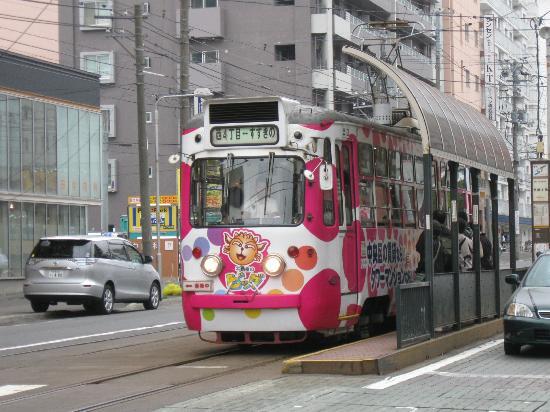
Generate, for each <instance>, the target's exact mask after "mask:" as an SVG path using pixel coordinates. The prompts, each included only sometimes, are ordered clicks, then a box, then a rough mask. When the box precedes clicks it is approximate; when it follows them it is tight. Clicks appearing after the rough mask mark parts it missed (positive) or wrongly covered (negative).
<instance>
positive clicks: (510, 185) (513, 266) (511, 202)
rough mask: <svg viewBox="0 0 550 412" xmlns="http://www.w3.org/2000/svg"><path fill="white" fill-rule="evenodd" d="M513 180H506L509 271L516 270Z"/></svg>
mask: <svg viewBox="0 0 550 412" xmlns="http://www.w3.org/2000/svg"><path fill="white" fill-rule="evenodd" d="M514 189H515V184H514V179H508V228H509V230H508V233H509V236H510V247H509V249H510V269H512V271H514V270H516V208H515V204H516V191H515V190H514Z"/></svg>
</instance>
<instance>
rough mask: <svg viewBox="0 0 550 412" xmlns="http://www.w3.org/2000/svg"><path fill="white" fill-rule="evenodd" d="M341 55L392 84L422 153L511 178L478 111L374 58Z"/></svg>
mask: <svg viewBox="0 0 550 412" xmlns="http://www.w3.org/2000/svg"><path fill="white" fill-rule="evenodd" d="M342 52H343V53H345V54H348V55H350V56H353V57H355V58H357V59H359V60H362V61H364V62H366V63H368V64H370V65H372V66H374V67H376V68H377V69H379V70H380V71H381V72H382V73H383V74H386V75H387V76H388V77H389V78H391V79H392V80H393V81H395V82H396V84H397V86H398V87H399V88H400V89H401V91H402V92H403V93H404V95H405V96H406V97H407V99H408V100H409V103H410V105H411V111H412V112H413V116H414V117H416V119H417V120H418V122H419V125H420V134H421V137H422V144H423V146H424V152H425V153H426V152H430V153H431V154H433V155H436V156H440V157H442V158H445V159H448V160H452V161H455V162H458V163H461V164H464V165H467V166H471V167H475V168H477V169H480V170H485V171H488V172H490V173H495V174H497V175H499V176H503V177H508V178H513V166H512V161H511V158H510V152H509V150H508V148H507V146H506V143H505V141H504V138H503V137H502V136H501V134H500V132H499V131H498V129H497V128H496V127H495V126H494V125H493V123H492V122H491V121H490V120H489V119H488V118H487V117H486V116H484V115H483V114H482V113H481V112H479V111H477V110H475V109H474V108H473V107H472V106H470V105H468V104H466V103H463V102H461V101H459V100H457V99H455V98H454V97H450V96H447V95H445V94H444V93H442V92H440V91H439V90H437V89H436V88H435V87H433V86H431V85H429V84H427V83H425V82H424V81H422V80H420V79H417V78H416V77H414V76H412V75H410V74H409V73H407V72H405V71H404V70H401V69H399V68H397V67H395V66H392V65H390V64H388V63H386V62H383V61H381V60H378V59H377V58H376V57H373V56H370V55H368V54H366V53H363V52H361V51H359V50H357V49H354V48H351V47H344V48H343V49H342Z"/></svg>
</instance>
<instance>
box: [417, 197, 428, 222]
mask: <svg viewBox="0 0 550 412" xmlns="http://www.w3.org/2000/svg"><path fill="white" fill-rule="evenodd" d="M416 212H417V213H418V226H419V227H424V221H425V220H426V219H425V213H424V212H425V211H424V189H416Z"/></svg>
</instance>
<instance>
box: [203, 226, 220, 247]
mask: <svg viewBox="0 0 550 412" xmlns="http://www.w3.org/2000/svg"><path fill="white" fill-rule="evenodd" d="M206 235H207V236H208V240H209V241H210V243H212V244H213V245H216V246H221V244H222V243H223V229H217V228H210V229H208V231H207V232H206Z"/></svg>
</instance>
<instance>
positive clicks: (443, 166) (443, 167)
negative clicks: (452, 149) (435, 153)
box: [439, 161, 450, 188]
mask: <svg viewBox="0 0 550 412" xmlns="http://www.w3.org/2000/svg"><path fill="white" fill-rule="evenodd" d="M439 177H440V184H441V188H444V187H449V186H450V176H449V168H448V167H447V162H443V161H442V162H441V163H440V164H439Z"/></svg>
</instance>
